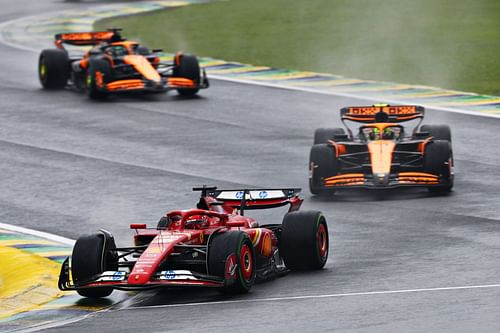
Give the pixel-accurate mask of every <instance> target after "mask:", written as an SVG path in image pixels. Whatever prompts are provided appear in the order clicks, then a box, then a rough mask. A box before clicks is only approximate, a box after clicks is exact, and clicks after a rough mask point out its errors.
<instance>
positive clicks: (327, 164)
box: [309, 143, 339, 195]
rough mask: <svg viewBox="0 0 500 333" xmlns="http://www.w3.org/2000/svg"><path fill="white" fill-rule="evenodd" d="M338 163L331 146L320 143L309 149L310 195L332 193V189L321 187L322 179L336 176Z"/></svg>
mask: <svg viewBox="0 0 500 333" xmlns="http://www.w3.org/2000/svg"><path fill="white" fill-rule="evenodd" d="M338 168H339V162H338V159H337V156H336V155H335V150H334V148H333V147H332V146H330V145H328V144H326V143H321V144H317V145H314V146H312V147H311V153H310V155H309V172H310V178H309V190H310V191H311V193H312V194H315V195H321V194H328V193H333V192H334V190H333V189H326V188H325V187H324V186H323V179H324V178H326V177H329V176H334V175H336V174H337V172H338Z"/></svg>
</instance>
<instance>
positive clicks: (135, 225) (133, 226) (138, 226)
mask: <svg viewBox="0 0 500 333" xmlns="http://www.w3.org/2000/svg"><path fill="white" fill-rule="evenodd" d="M130 229H146V223H132V224H131V225H130Z"/></svg>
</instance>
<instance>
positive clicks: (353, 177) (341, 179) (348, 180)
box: [325, 173, 365, 186]
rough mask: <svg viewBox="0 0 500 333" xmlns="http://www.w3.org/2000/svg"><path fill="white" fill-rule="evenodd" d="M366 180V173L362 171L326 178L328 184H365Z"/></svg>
mask: <svg viewBox="0 0 500 333" xmlns="http://www.w3.org/2000/svg"><path fill="white" fill-rule="evenodd" d="M364 182H365V175H364V174H362V173H345V174H342V175H338V176H333V177H329V178H325V185H326V186H335V185H363V184H364Z"/></svg>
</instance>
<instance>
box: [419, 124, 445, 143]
mask: <svg viewBox="0 0 500 333" xmlns="http://www.w3.org/2000/svg"><path fill="white" fill-rule="evenodd" d="M420 132H428V133H429V134H430V135H431V136H432V137H433V138H434V140H447V141H450V143H451V129H450V126H448V125H422V126H420Z"/></svg>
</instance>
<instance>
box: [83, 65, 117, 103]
mask: <svg viewBox="0 0 500 333" xmlns="http://www.w3.org/2000/svg"><path fill="white" fill-rule="evenodd" d="M112 75H113V73H112V69H111V64H110V63H109V62H108V61H107V60H104V59H90V60H89V67H88V69H87V75H86V79H85V85H86V87H87V93H88V95H89V97H90V98H91V99H103V98H106V96H107V95H108V92H107V91H106V87H105V85H106V84H107V83H109V82H111V80H112Z"/></svg>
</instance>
